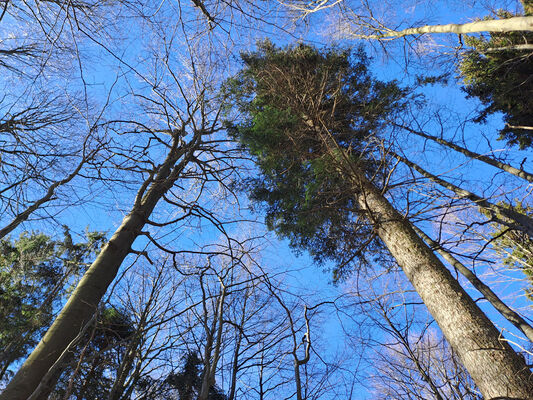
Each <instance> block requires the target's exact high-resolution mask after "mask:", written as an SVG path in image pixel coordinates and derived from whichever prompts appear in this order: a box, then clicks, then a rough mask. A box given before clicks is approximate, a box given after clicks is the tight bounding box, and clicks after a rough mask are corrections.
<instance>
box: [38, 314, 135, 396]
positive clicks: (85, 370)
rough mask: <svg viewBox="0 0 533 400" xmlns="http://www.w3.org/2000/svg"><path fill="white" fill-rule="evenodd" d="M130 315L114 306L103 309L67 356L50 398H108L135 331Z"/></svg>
mask: <svg viewBox="0 0 533 400" xmlns="http://www.w3.org/2000/svg"><path fill="white" fill-rule="evenodd" d="M134 331H135V330H134V327H133V324H132V322H131V320H130V318H129V317H128V315H127V314H126V313H125V312H124V311H121V310H117V309H116V308H114V307H107V308H104V309H103V310H102V311H101V313H100V314H99V315H98V318H97V322H96V324H95V325H94V327H92V329H89V330H88V332H86V335H85V338H84V339H82V340H81V341H80V344H79V345H78V346H77V347H76V348H75V350H74V351H73V352H72V354H71V355H70V356H69V357H68V360H67V361H68V365H67V367H66V368H64V369H63V371H62V374H61V377H60V378H59V380H58V382H57V385H56V386H55V388H54V389H53V391H52V393H51V395H50V396H49V399H50V400H56V399H57V400H60V399H64V398H65V396H66V395H67V394H69V396H68V398H75V399H78V400H82V399H84V400H93V399H105V398H107V395H108V394H109V392H110V390H111V388H112V386H113V382H114V380H115V375H116V374H115V372H116V370H117V368H118V366H119V365H120V362H121V360H122V358H123V357H124V352H125V348H126V346H127V344H128V341H129V339H131V338H132V336H133V334H134Z"/></svg>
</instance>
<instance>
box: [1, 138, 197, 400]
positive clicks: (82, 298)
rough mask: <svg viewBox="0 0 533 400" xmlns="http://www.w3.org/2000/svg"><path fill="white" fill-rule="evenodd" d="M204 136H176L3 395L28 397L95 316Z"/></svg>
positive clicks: (5, 399)
mask: <svg viewBox="0 0 533 400" xmlns="http://www.w3.org/2000/svg"><path fill="white" fill-rule="evenodd" d="M200 137H201V135H200V133H196V134H195V137H194V138H193V139H192V142H191V143H189V144H187V145H185V146H184V145H181V146H180V138H178V137H175V138H174V140H173V143H172V146H171V148H170V150H169V153H168V154H167V157H166V159H165V161H164V162H163V164H162V165H161V166H160V167H159V168H158V170H157V174H156V175H155V177H153V176H151V177H150V178H149V179H147V180H146V181H145V182H144V183H143V185H142V187H141V189H140V190H139V192H138V194H137V197H136V200H135V204H134V206H133V208H132V210H131V211H130V213H129V214H128V215H127V216H126V217H125V218H124V219H123V221H122V224H121V225H120V226H119V228H118V229H117V230H116V231H115V233H114V235H113V236H112V237H111V239H110V240H109V241H108V242H107V243H106V245H105V246H104V247H103V249H102V250H101V251H100V254H99V255H98V257H97V258H96V260H95V261H94V262H93V263H92V265H91V266H90V268H89V269H88V270H87V272H86V273H85V275H84V276H83V277H82V279H81V280H80V282H79V284H78V286H77V287H76V289H75V290H74V292H73V293H72V295H71V296H70V298H69V300H68V302H67V304H66V305H65V306H64V307H63V309H62V310H61V312H60V313H59V315H58V316H57V318H56V319H55V321H54V322H53V324H52V326H51V327H50V328H49V329H48V331H47V332H46V334H45V335H44V337H43V338H42V339H41V341H40V342H39V344H38V345H37V347H36V348H35V350H34V351H33V352H32V353H31V354H30V356H29V357H28V358H27V359H26V361H25V362H24V364H23V365H22V366H21V367H20V369H19V371H18V372H17V374H16V375H15V376H14V377H13V379H12V380H11V382H9V384H8V386H7V387H6V389H5V390H4V391H3V392H2V394H1V395H0V400H26V399H27V398H28V397H29V396H30V395H31V394H32V392H33V391H34V390H35V389H36V388H37V386H38V385H39V382H40V381H41V379H42V378H43V377H44V376H45V374H46V373H47V371H48V370H49V369H50V367H52V365H53V364H54V362H55V361H56V360H57V358H58V357H59V356H60V355H61V353H62V352H63V351H64V350H65V348H66V347H67V346H68V344H69V343H70V342H71V341H72V340H73V339H74V338H75V337H76V335H77V334H78V332H79V331H80V329H82V327H83V326H84V324H85V322H86V321H88V320H89V319H90V318H91V316H92V315H93V314H94V312H95V310H96V308H97V306H98V304H99V303H100V300H101V299H102V297H103V296H104V294H105V292H106V290H107V288H108V287H109V285H110V284H111V282H113V280H114V279H115V277H116V275H117V273H118V269H119V267H120V265H121V264H122V261H123V260H124V259H125V258H126V256H127V255H128V254H129V253H130V251H131V246H132V244H133V242H134V241H135V239H136V238H137V237H138V236H139V235H140V234H141V230H142V228H143V227H144V225H145V223H146V220H147V218H148V217H149V216H150V214H151V213H152V211H153V210H154V208H155V206H156V204H157V203H158V201H159V200H160V199H161V198H162V197H163V195H164V194H165V193H166V192H167V191H168V190H169V189H170V188H171V187H172V185H173V184H174V182H175V181H176V180H177V179H178V178H179V176H180V174H181V172H182V171H183V169H184V168H185V166H186V165H187V163H188V161H189V159H190V158H191V157H192V154H193V151H194V149H195V145H196V144H198V142H199V140H200ZM180 159H181V161H180V162H179V163H178V161H179V160H180Z"/></svg>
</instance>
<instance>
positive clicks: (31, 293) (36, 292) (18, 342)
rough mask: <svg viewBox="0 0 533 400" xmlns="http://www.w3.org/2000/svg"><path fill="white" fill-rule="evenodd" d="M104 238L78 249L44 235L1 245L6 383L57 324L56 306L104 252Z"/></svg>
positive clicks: (1, 369) (0, 345) (91, 236)
mask: <svg viewBox="0 0 533 400" xmlns="http://www.w3.org/2000/svg"><path fill="white" fill-rule="evenodd" d="M102 240H103V235H102V234H99V233H87V241H86V242H84V243H78V244H73V243H72V238H71V237H70V234H69V232H68V230H66V231H65V239H64V240H63V241H55V240H53V239H52V238H50V237H49V236H46V235H44V234H40V233H23V234H22V235H21V236H20V237H19V238H18V239H17V240H11V239H9V238H8V239H3V240H2V241H0V321H2V324H1V325H0V377H2V378H5V376H6V374H7V375H10V374H11V371H9V369H8V368H9V366H10V365H11V364H12V363H13V362H15V361H16V360H18V359H20V358H22V357H24V356H26V354H27V353H28V351H29V350H30V349H31V348H32V347H34V346H35V345H36V344H37V341H38V340H39V338H40V336H41V334H42V332H43V331H44V330H46V329H47V328H48V326H49V325H50V323H51V321H52V318H53V311H54V306H56V305H57V303H58V302H59V301H61V300H62V298H63V295H64V294H65V292H66V291H67V290H68V289H69V286H68V285H69V284H70V283H71V282H69V277H72V276H74V275H76V274H77V273H78V272H79V271H80V270H83V269H84V268H83V263H84V261H85V260H86V259H87V258H88V257H90V256H91V255H92V254H94V252H95V251H96V250H97V249H98V248H99V247H100V246H101V244H102Z"/></svg>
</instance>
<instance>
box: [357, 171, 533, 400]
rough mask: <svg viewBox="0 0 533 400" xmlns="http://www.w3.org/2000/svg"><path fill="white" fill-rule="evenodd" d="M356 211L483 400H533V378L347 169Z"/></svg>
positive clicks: (404, 225)
mask: <svg viewBox="0 0 533 400" xmlns="http://www.w3.org/2000/svg"><path fill="white" fill-rule="evenodd" d="M351 170H352V172H353V173H352V174H351V180H352V183H353V185H354V189H355V193H357V194H356V200H357V202H358V204H359V206H360V208H361V210H362V211H363V212H364V213H366V215H367V218H368V219H369V221H370V222H371V223H372V224H373V226H374V229H375V231H376V233H377V234H378V235H379V237H380V238H381V240H382V241H383V242H384V243H385V245H386V246H387V248H388V249H389V251H390V253H391V254H392V256H393V257H394V258H395V259H396V261H397V262H398V264H399V265H400V266H401V268H402V269H403V271H404V272H405V274H406V275H407V278H408V279H409V280H410V281H411V283H412V284H413V286H414V288H415V290H416V291H417V292H418V294H419V295H420V297H421V298H422V300H423V302H424V304H425V305H426V306H427V308H428V310H429V312H430V313H431V315H432V316H433V318H434V319H435V321H436V322H437V324H438V325H439V327H440V329H441V331H442V333H443V334H444V336H445V337H446V339H447V341H448V343H450V345H451V346H452V348H453V349H454V350H455V351H456V352H457V354H458V355H459V357H460V359H461V361H462V363H463V365H464V366H465V368H466V369H467V370H468V372H469V374H470V375H471V376H472V379H473V380H474V382H475V383H476V385H477V386H478V388H479V389H480V390H481V392H482V394H483V395H484V396H485V397H486V398H487V399H496V398H506V399H509V398H511V399H532V398H533V397H532V394H533V375H532V373H531V371H530V370H529V368H528V366H527V365H526V363H525V360H524V359H522V358H521V357H520V356H519V355H518V354H517V353H516V352H515V351H514V350H513V349H512V348H511V346H510V345H509V344H508V343H507V342H506V341H505V340H504V339H503V338H502V337H501V335H500V332H499V331H498V330H497V329H496V328H495V327H494V325H493V324H492V323H491V321H490V320H489V319H488V318H487V316H486V315H485V314H484V313H483V312H482V311H481V310H480V309H479V307H478V306H477V305H476V304H475V303H474V301H473V300H472V299H471V298H470V296H469V295H468V294H467V293H466V292H465V291H464V289H463V288H462V287H461V286H460V285H459V283H458V282H457V280H456V279H455V278H454V277H453V276H452V274H451V273H450V271H448V269H446V267H445V266H444V265H443V264H442V262H441V261H440V260H439V259H438V258H437V257H436V256H435V254H433V252H432V251H431V250H430V249H429V247H428V246H427V245H426V244H425V243H424V242H423V240H422V239H421V238H420V237H419V236H417V234H416V233H415V231H414V230H413V228H412V227H411V224H410V223H409V222H408V221H407V220H406V219H405V218H404V217H403V216H402V215H401V214H400V213H399V212H398V211H396V210H395V209H394V207H392V205H391V204H390V203H389V202H388V200H387V199H386V198H385V197H384V196H383V194H382V193H381V192H380V191H379V190H378V189H377V188H376V187H375V186H373V184H372V183H370V182H369V181H368V180H367V179H366V178H365V177H364V174H363V173H362V172H361V171H358V170H357V169H356V167H353V166H352V167H351Z"/></svg>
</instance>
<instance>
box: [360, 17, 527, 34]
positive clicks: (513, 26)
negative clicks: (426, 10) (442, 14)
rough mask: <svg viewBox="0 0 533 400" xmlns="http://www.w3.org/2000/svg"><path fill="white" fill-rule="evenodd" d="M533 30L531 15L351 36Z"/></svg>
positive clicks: (388, 30)
mask: <svg viewBox="0 0 533 400" xmlns="http://www.w3.org/2000/svg"><path fill="white" fill-rule="evenodd" d="M514 31H533V17H512V18H506V19H489V20H481V21H475V22H470V23H466V24H446V25H424V26H419V27H416V28H408V29H403V30H400V31H396V30H392V29H387V30H383V31H379V30H378V33H376V34H371V35H364V34H357V33H353V34H352V35H351V36H353V37H356V38H361V39H397V38H401V37H404V36H409V35H421V34H424V33H455V34H457V35H462V34H466V33H475V32H514Z"/></svg>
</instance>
